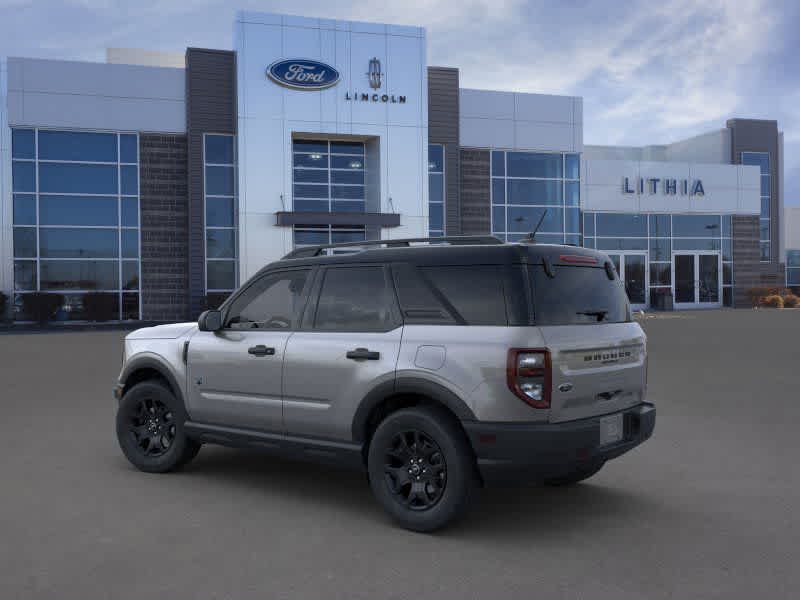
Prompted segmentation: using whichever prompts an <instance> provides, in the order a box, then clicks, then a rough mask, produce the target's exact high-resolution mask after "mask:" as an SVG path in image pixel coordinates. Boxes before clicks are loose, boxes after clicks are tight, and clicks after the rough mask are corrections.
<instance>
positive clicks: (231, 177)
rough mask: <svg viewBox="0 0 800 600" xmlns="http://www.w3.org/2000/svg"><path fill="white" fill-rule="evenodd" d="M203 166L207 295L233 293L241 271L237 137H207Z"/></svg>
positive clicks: (221, 135)
mask: <svg viewBox="0 0 800 600" xmlns="http://www.w3.org/2000/svg"><path fill="white" fill-rule="evenodd" d="M203 165H204V173H205V186H204V188H205V209H206V214H205V234H206V292H211V293H221V292H223V293H224V292H232V291H233V290H234V289H236V279H237V272H238V269H237V268H236V260H237V247H238V244H237V239H236V236H237V221H238V220H237V218H236V212H237V202H236V198H237V195H236V138H235V137H234V136H232V135H224V134H205V135H204V137H203Z"/></svg>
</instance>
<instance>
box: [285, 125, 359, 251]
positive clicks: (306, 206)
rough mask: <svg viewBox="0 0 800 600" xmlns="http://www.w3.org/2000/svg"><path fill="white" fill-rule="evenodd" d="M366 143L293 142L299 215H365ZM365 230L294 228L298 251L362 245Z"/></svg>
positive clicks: (294, 188)
mask: <svg viewBox="0 0 800 600" xmlns="http://www.w3.org/2000/svg"><path fill="white" fill-rule="evenodd" d="M364 158H365V148H364V143H363V142H349V141H348V142H345V141H331V140H293V141H292V202H293V207H294V211H296V212H304V211H307V212H353V213H363V212H365V211H366V193H365V180H364V179H365V175H364ZM365 239H366V231H365V229H364V227H363V226H358V225H354V226H331V225H321V226H320V225H295V227H294V246H295V247H296V248H298V247H302V246H308V245H315V244H332V243H338V242H353V241H363V240H365Z"/></svg>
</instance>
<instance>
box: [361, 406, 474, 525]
mask: <svg viewBox="0 0 800 600" xmlns="http://www.w3.org/2000/svg"><path fill="white" fill-rule="evenodd" d="M367 466H368V471H369V481H370V487H371V488H372V492H373V494H375V497H376V498H377V500H378V502H379V503H380V504H381V505H382V506H383V508H384V510H386V512H387V513H389V515H390V516H391V517H392V518H393V519H394V520H395V521H397V522H398V523H399V524H400V525H402V526H403V527H405V528H406V529H410V530H412V531H419V532H430V531H434V530H436V529H440V528H442V527H445V526H446V525H449V524H451V523H453V522H455V521H456V520H457V519H459V518H460V517H462V516H464V514H465V513H466V512H467V511H468V509H469V506H470V504H471V503H472V500H473V497H474V496H475V492H476V489H477V487H478V485H477V484H478V478H477V469H476V466H475V459H474V457H473V454H472V448H471V447H470V445H469V442H468V441H467V439H466V436H465V435H464V433H463V431H461V429H460V427H459V426H458V423H457V422H456V421H455V419H454V418H453V417H452V416H451V415H450V414H449V413H447V412H445V411H444V410H441V409H437V408H434V407H416V408H406V409H402V410H399V411H397V412H395V413H392V414H390V415H389V416H388V417H386V419H384V420H383V421H382V422H381V423H380V425H378V428H377V429H376V430H375V434H374V435H373V437H372V441H371V442H370V446H369V454H368V459H367Z"/></svg>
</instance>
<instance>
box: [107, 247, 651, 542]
mask: <svg viewBox="0 0 800 600" xmlns="http://www.w3.org/2000/svg"><path fill="white" fill-rule="evenodd" d="M433 241H434V240H417V239H414V240H383V241H379V242H366V243H364V242H360V243H358V244H336V245H332V246H315V247H310V248H301V249H298V250H295V251H294V252H292V253H290V254H289V255H287V256H286V257H284V259H282V260H280V261H278V262H275V263H272V264H270V265H267V266H266V267H264V268H263V269H262V270H261V271H260V272H259V273H257V274H256V275H255V276H254V277H253V278H251V279H250V280H249V281H248V282H247V283H245V284H244V285H243V286H242V287H241V288H240V289H239V290H237V291H236V292H235V293H234V294H232V295H231V296H230V298H228V299H227V300H226V301H225V303H224V304H223V305H222V306H221V307H220V309H219V310H209V311H206V312H205V313H203V314H202V315H201V316H200V319H199V321H198V323H182V324H176V325H161V326H158V327H149V328H146V329H140V330H138V331H135V332H133V333H131V334H130V335H128V336H127V337H126V338H125V352H124V364H123V366H122V371H121V373H120V375H119V381H118V383H117V386H116V388H115V397H116V398H117V399H118V400H119V410H118V414H117V423H116V426H117V436H118V439H119V444H120V446H121V448H122V451H123V452H124V453H125V456H126V457H127V458H128V459H129V460H130V462H131V463H133V464H134V465H135V466H136V467H138V468H139V469H141V470H142V471H147V472H165V471H171V470H174V469H176V468H178V467H180V466H182V465H184V464H186V463H187V462H189V461H190V460H191V459H192V458H194V456H195V455H196V454H197V452H198V450H199V449H200V446H201V445H202V444H204V443H214V444H223V445H226V446H237V447H246V448H258V449H263V450H267V451H271V452H274V453H279V454H282V455H286V456H289V457H292V458H302V459H310V460H315V461H325V462H329V463H332V464H335V465H345V466H350V467H354V468H357V469H364V470H366V472H367V474H368V478H369V482H370V486H371V487H372V491H373V492H374V494H375V496H376V497H377V499H378V501H379V502H380V503H381V505H382V506H383V507H384V508H385V509H386V511H387V512H388V513H389V514H390V515H391V516H392V517H393V518H395V519H396V520H397V521H398V522H399V523H400V524H402V525H403V526H404V527H406V528H408V529H412V530H416V531H432V530H434V529H437V528H439V527H442V526H444V525H446V524H448V523H450V522H451V521H453V520H454V519H456V518H457V517H459V516H461V515H462V514H463V513H464V512H465V511H466V510H467V508H468V506H469V504H470V501H471V500H472V499H473V497H474V495H475V491H476V488H478V487H479V486H480V485H484V484H487V483H489V482H491V481H496V480H498V479H513V480H516V481H521V480H524V481H539V482H542V483H545V484H550V485H566V484H572V483H576V482H578V481H581V480H583V479H586V478H588V477H591V476H592V475H594V474H595V473H597V472H598V471H599V470H600V469H601V467H602V466H603V464H604V463H605V462H606V461H607V460H609V459H612V458H615V457H617V456H619V455H621V454H623V453H625V452H627V451H628V450H630V449H632V448H633V447H635V446H637V445H638V444H641V443H642V442H643V441H644V440H646V439H647V438H648V437H650V435H651V433H652V431H653V427H654V425H655V408H654V407H653V405H652V404H650V403H647V402H645V393H646V386H647V354H646V341H645V335H644V333H643V332H642V329H641V328H640V327H639V325H638V324H637V323H635V322H633V321H632V319H631V312H630V307H629V303H628V300H627V297H626V295H625V289H624V286H623V283H622V282H621V281H620V280H619V277H618V276H617V273H616V271H615V270H614V267H613V265H612V264H611V262H610V260H609V258H608V256H606V255H605V254H603V253H601V252H597V251H594V250H588V249H584V248H575V247H570V246H557V245H545V244H536V243H517V244H504V243H502V242H500V241H499V240H497V239H496V238H492V237H455V238H438V239H436V240H435V241H436V242H437V243H432V242H433Z"/></svg>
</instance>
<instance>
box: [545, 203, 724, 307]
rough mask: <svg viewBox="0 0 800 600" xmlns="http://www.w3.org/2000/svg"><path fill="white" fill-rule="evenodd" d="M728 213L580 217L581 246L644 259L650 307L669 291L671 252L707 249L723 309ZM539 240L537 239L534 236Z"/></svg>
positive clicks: (671, 274) (585, 215) (671, 278)
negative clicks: (716, 268)
mask: <svg viewBox="0 0 800 600" xmlns="http://www.w3.org/2000/svg"><path fill="white" fill-rule="evenodd" d="M731 231H732V217H731V216H730V215H681V214H672V215H670V214H651V215H647V214H636V213H595V212H586V213H584V214H583V232H584V246H585V247H587V248H596V249H598V250H603V251H604V252H606V253H608V254H611V255H614V254H615V253H619V254H623V253H626V252H627V253H634V254H635V252H632V251H637V250H639V251H641V253H642V254H646V255H647V256H648V271H649V279H648V284H647V289H649V297H650V304H651V305H654V304H655V301H654V298H655V296H656V295H658V294H660V293H664V292H667V291H670V290H672V285H673V273H672V268H673V253H674V252H684V251H688V252H692V251H696V252H703V251H708V252H712V253H714V254H718V255H719V256H720V264H721V267H720V268H721V269H722V296H723V305H725V306H731V303H732V297H733V295H732V285H733V244H732V241H731ZM537 237H538V236H537Z"/></svg>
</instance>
